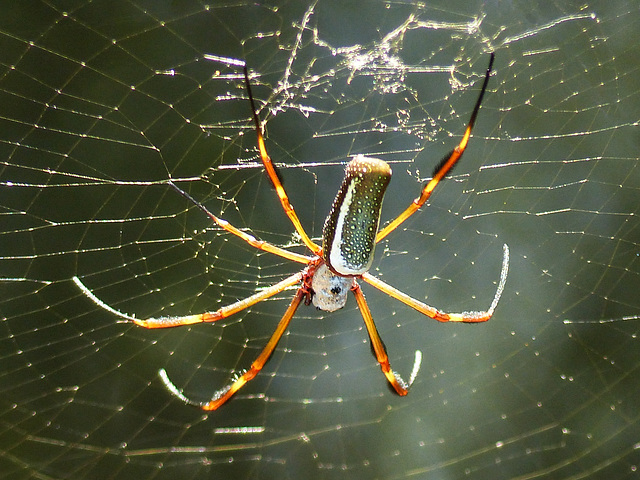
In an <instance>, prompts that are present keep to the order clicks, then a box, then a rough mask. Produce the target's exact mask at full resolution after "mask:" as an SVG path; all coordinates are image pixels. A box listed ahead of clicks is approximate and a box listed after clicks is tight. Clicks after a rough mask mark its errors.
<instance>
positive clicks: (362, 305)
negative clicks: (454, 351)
mask: <svg viewBox="0 0 640 480" xmlns="http://www.w3.org/2000/svg"><path fill="white" fill-rule="evenodd" d="M351 291H352V292H353V295H354V296H355V297H356V302H358V308H359V309H360V313H361V314H362V318H363V320H364V324H365V325H366V327H367V332H368V333H369V339H370V340H371V348H372V349H373V353H374V355H375V357H376V360H378V363H379V364H380V369H381V370H382V373H384V376H385V377H386V378H387V380H388V381H389V383H390V384H391V387H393V389H394V390H395V392H396V393H397V394H398V395H401V396H404V395H406V394H407V393H409V388H410V387H411V385H412V384H413V381H414V380H415V379H416V377H417V376H418V371H420V364H421V362H422V352H421V351H420V350H416V353H415V359H414V361H413V369H412V370H411V375H410V376H409V380H408V381H405V380H403V379H402V377H401V376H400V374H399V373H398V372H395V371H393V370H391V365H390V364H389V357H388V355H387V349H386V348H385V346H384V343H383V342H382V339H381V338H380V335H379V334H378V329H377V328H376V324H375V323H374V321H373V317H372V315H371V311H370V310H369V305H367V301H366V300H365V298H364V294H363V293H362V289H361V288H360V285H358V283H357V282H354V284H353V287H351Z"/></svg>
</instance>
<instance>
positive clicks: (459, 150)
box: [376, 52, 495, 243]
mask: <svg viewBox="0 0 640 480" xmlns="http://www.w3.org/2000/svg"><path fill="white" fill-rule="evenodd" d="M494 56H495V55H494V53H493V52H492V53H491V59H490V60H489V66H488V67H487V73H486V75H485V77H484V83H483V84H482V90H480V95H479V96H478V100H477V101H476V105H475V107H474V108H473V112H472V113H471V119H470V120H469V123H468V124H467V129H466V130H465V132H464V135H463V136H462V140H460V143H459V144H458V146H456V148H454V149H453V151H452V152H451V153H450V154H449V155H448V156H446V157H445V158H444V159H443V160H442V162H441V163H440V164H439V165H438V166H437V167H436V170H435V171H434V173H433V178H432V179H431V180H430V181H429V182H428V183H427V184H426V185H425V186H424V188H423V189H422V193H421V194H420V196H419V197H418V198H416V199H415V200H414V201H413V203H411V205H409V206H408V207H407V209H406V210H405V211H404V212H402V213H401V214H400V215H398V216H397V217H396V218H395V219H393V220H392V221H391V222H390V223H389V224H387V225H385V227H384V228H383V229H382V230H380V231H378V235H376V243H378V242H380V241H381V240H382V239H383V238H385V237H386V236H387V235H389V234H390V233H391V232H393V231H394V230H395V229H396V228H398V226H399V225H400V224H401V223H402V222H404V221H405V220H406V219H407V218H409V217H410V216H411V215H413V214H414V213H416V212H417V211H418V209H420V207H422V206H423V205H424V204H425V203H426V202H427V200H428V199H429V197H430V196H431V192H433V190H434V189H435V188H436V185H438V183H440V181H441V180H442V179H443V178H444V177H445V176H446V175H447V173H449V172H450V171H451V169H452V168H453V167H454V165H455V164H456V163H457V162H458V160H460V157H462V154H463V153H464V151H465V149H466V148H467V143H468V142H469V137H470V136H471V130H472V129H473V125H474V124H475V123H476V117H477V116H478V110H480V104H481V103H482V97H484V92H485V90H486V89H487V84H488V83H489V77H490V76H491V68H492V67H493V59H494Z"/></svg>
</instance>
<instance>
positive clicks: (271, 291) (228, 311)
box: [73, 272, 303, 328]
mask: <svg viewBox="0 0 640 480" xmlns="http://www.w3.org/2000/svg"><path fill="white" fill-rule="evenodd" d="M302 279H303V272H298V273H294V274H293V275H291V276H290V277H287V278H285V279H284V280H282V281H281V282H278V283H276V284H275V285H271V286H270V287H268V288H265V289H263V290H260V291H259V292H257V293H254V294H253V295H251V296H250V297H247V298H245V299H243V300H239V301H237V302H235V303H232V304H231V305H227V306H224V307H221V308H219V309H218V310H216V311H213V312H206V313H200V314H196V315H185V316H180V317H172V316H167V317H158V318H153V317H152V318H147V319H139V318H136V317H135V316H133V315H129V314H127V313H122V312H121V311H119V310H116V309H115V308H113V307H111V306H110V305H108V304H106V303H105V302H103V301H102V300H100V299H99V298H98V297H97V296H96V295H95V294H94V293H93V292H92V291H91V290H89V288H87V287H86V286H85V285H84V284H83V283H82V282H81V281H80V279H79V278H78V277H73V282H74V283H75V284H76V285H77V286H78V288H80V290H82V293H84V294H85V295H86V296H87V297H88V298H89V299H90V300H91V301H93V303H95V304H96V305H98V306H99V307H101V308H103V309H105V310H107V311H108V312H111V313H112V314H114V315H116V316H118V317H120V318H122V319H124V320H127V321H130V322H134V323H136V324H137V325H140V326H141V327H145V328H168V327H179V326H182V325H192V324H194V323H201V322H215V321H217V320H220V319H222V318H226V317H229V316H231V315H233V314H234V313H238V312H240V311H242V310H244V309H246V308H249V307H251V306H252V305H255V304H256V303H258V302H261V301H262V300H265V299H267V298H269V297H272V296H274V295H275V294H277V293H280V292H282V291H283V290H285V289H286V288H287V287H290V286H291V285H295V284H296V283H299V282H301V281H302Z"/></svg>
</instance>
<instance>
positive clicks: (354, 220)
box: [322, 155, 391, 276]
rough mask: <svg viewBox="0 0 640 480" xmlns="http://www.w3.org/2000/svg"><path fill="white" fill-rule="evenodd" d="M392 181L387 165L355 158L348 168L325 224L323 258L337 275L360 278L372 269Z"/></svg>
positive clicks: (377, 160)
mask: <svg viewBox="0 0 640 480" xmlns="http://www.w3.org/2000/svg"><path fill="white" fill-rule="evenodd" d="M390 179H391V168H390V167H389V165H388V164H387V162H385V161H383V160H379V159H377V158H370V157H365V156H364V155H357V156H356V157H354V158H353V160H351V161H350V162H349V164H348V165H347V168H346V170H345V176H344V180H343V181H342V185H341V186H340V189H339V190H338V194H337V195H336V198H335V200H334V201H333V205H332V207H331V211H330V212H329V216H328V217H327V220H326V221H325V224H324V229H323V232H322V233H323V236H322V244H323V257H324V261H325V263H326V264H327V266H328V267H329V268H330V269H331V271H333V272H335V273H336V274H338V275H343V276H355V275H361V274H363V273H364V272H366V271H367V270H369V268H370V267H371V263H372V262H373V252H374V249H375V245H376V234H377V232H378V225H379V223H380V210H381V209H382V199H383V197H384V193H385V191H386V189H387V186H388V185H389V180H390Z"/></svg>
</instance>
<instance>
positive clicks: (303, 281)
mask: <svg viewBox="0 0 640 480" xmlns="http://www.w3.org/2000/svg"><path fill="white" fill-rule="evenodd" d="M493 60H494V54H493V53H491V58H490V61H489V66H488V67H487V71H486V75H485V77H484V83H483V84H482V89H481V91H480V95H479V96H478V99H477V101H476V104H475V107H474V109H473V112H472V114H471V118H470V120H469V123H468V125H467V128H466V130H465V133H464V135H463V137H462V140H461V141H460V143H459V144H458V145H457V146H456V147H455V148H454V149H453V151H452V152H451V153H450V154H448V155H447V156H445V158H444V159H443V160H442V161H441V162H440V163H439V164H438V166H437V167H436V168H435V170H434V174H433V178H432V179H431V180H430V181H428V182H427V183H426V184H425V185H424V186H423V188H422V192H421V194H420V196H419V197H418V198H416V199H415V200H414V201H413V202H412V203H411V204H410V205H409V207H408V208H407V209H406V210H404V211H403V212H402V213H401V214H400V215H398V216H397V217H396V218H395V219H394V220H392V221H391V222H389V223H388V224H386V225H385V226H384V228H382V229H381V230H378V226H379V221H380V211H381V207H382V199H383V196H384V193H385V190H386V188H387V185H388V183H389V181H390V178H391V168H390V167H389V165H388V164H387V163H386V162H384V161H383V160H379V159H376V158H370V157H366V156H364V155H357V156H355V157H354V158H353V159H352V160H351V161H350V162H349V163H348V165H347V167H346V171H345V178H344V180H343V182H342V185H341V186H340V189H339V191H338V194H337V196H336V197H335V200H334V202H333V206H332V207H331V210H330V212H329V215H328V217H327V219H326V221H325V224H324V228H323V232H322V246H319V245H317V244H316V243H315V242H314V241H313V240H312V239H311V238H310V237H309V236H308V235H307V233H306V232H305V230H304V228H303V227H302V224H301V223H300V220H299V218H298V216H297V215H296V213H295V211H294V209H293V207H292V206H291V204H290V203H289V198H288V196H287V193H286V192H285V189H284V188H283V186H282V183H281V181H280V178H279V176H278V172H277V171H276V168H275V166H274V165H273V163H272V161H271V159H270V158H269V155H268V154H267V149H266V147H265V142H264V137H263V132H262V127H261V124H260V120H259V118H258V115H257V113H256V107H255V102H254V100H253V94H252V92H251V84H250V81H249V74H248V70H247V67H246V64H244V63H243V64H242V65H243V66H244V80H245V85H246V90H247V94H248V97H249V102H250V104H251V112H252V116H253V122H254V124H255V130H256V134H257V141H258V149H259V151H260V157H261V159H262V163H263V165H264V168H265V170H266V174H267V176H268V178H269V179H270V181H271V183H272V185H273V187H274V188H275V191H276V193H277V195H278V198H279V199H280V203H281V204H282V208H283V210H284V212H285V214H286V215H287V216H288V217H289V219H290V220H291V222H292V224H293V226H294V227H295V229H296V231H297V232H298V234H299V235H300V238H301V240H302V242H303V243H304V244H305V245H306V247H307V248H308V249H309V250H310V251H311V255H302V254H299V253H295V252H291V251H289V250H285V249H283V248H281V247H278V246H276V245H273V244H271V243H267V242H264V241H261V240H258V239H256V238H255V237H253V236H252V235H250V234H248V233H246V232H243V231H242V230H240V229H238V228H236V227H234V226H233V225H231V224H229V223H228V222H226V221H225V220H223V219H221V218H218V217H216V216H215V215H213V214H212V213H211V212H209V210H207V208H206V207H204V206H203V205H202V204H201V203H199V202H197V201H196V200H195V199H194V198H193V197H192V196H191V195H190V194H188V193H187V192H185V191H184V190H182V189H180V188H179V187H178V186H177V185H175V184H174V183H173V182H172V181H168V184H169V185H170V186H171V187H173V188H174V189H175V190H176V191H177V192H178V193H179V194H180V195H182V196H183V197H185V198H186V199H188V200H189V201H190V202H192V203H193V204H194V205H196V206H197V207H198V208H200V209H201V210H202V211H203V212H204V213H205V214H206V215H207V216H209V218H210V219H211V220H212V221H213V222H214V223H216V224H217V225H218V226H219V227H220V228H222V229H224V230H226V231H227V232H229V233H231V234H233V235H235V236H237V237H239V238H240V239H242V240H243V241H245V242H246V243H248V244H249V245H251V246H252V247H255V248H257V249H260V250H263V251H266V252H269V253H272V254H275V255H278V256H280V257H283V258H286V259H288V260H291V261H294V262H298V263H301V264H302V265H303V268H302V270H301V271H299V272H297V273H294V274H293V275H291V276H289V277H287V278H285V279H284V280H282V281H280V282H279V283H276V284H275V285H272V286H270V287H268V288H265V289H263V290H260V291H259V292H257V293H255V294H253V295H251V296H250V297H247V298H245V299H243V300H239V301H237V302H235V303H232V304H231V305H227V306H225V307H222V308H220V309H218V310H216V311H213V312H206V313H201V314H197V315H186V316H166V317H158V318H147V319H144V320H142V319H138V318H136V317H135V316H132V315H128V314H125V313H122V312H120V311H118V310H116V309H114V308H112V307H110V306H109V305H107V304H106V303H104V302H103V301H102V300H100V299H99V298H98V297H97V296H95V295H94V294H93V293H92V292H91V291H90V290H89V289H88V288H87V287H86V286H85V285H84V284H83V283H82V282H81V281H80V279H79V278H78V277H73V280H74V282H75V283H76V285H77V286H78V287H79V288H80V289H81V290H82V292H83V293H84V294H85V295H86V296H88V297H89V298H90V299H91V300H92V301H93V302H95V303H96V304H97V305H98V306H100V307H102V308H104V309H106V310H108V311H110V312H111V313H113V314H115V315H117V316H119V317H121V318H124V319H126V320H127V321H131V322H134V323H136V324H137V325H140V326H142V327H145V328H167V327H177V326H181V325H191V324H194V323H201V322H215V321H218V320H221V319H223V318H227V317H229V316H230V315H233V314H235V313H238V312H240V311H242V310H245V309H246V308H249V307H251V306H252V305H255V304H257V303H258V302H260V301H262V300H265V299H267V298H269V297H272V296H273V295H276V294H277V293H280V292H282V291H284V290H285V289H287V288H289V287H292V286H294V285H296V284H297V285H298V288H297V290H296V293H295V294H294V296H293V299H292V300H291V303H290V304H289V307H288V308H287V310H286V311H285V313H284V315H283V316H282V318H281V319H280V322H279V323H278V325H277V327H276V329H275V332H274V333H273V335H272V336H271V338H270V339H269V341H268V342H267V345H266V346H265V347H264V349H263V350H262V352H261V353H260V355H258V357H257V358H256V360H255V361H254V362H253V363H252V364H251V366H250V367H249V369H248V370H243V371H241V372H239V373H237V374H236V375H235V376H234V377H233V379H232V380H231V382H230V384H229V385H227V386H225V387H224V388H222V389H220V390H218V391H217V392H215V394H214V395H213V397H212V398H211V400H209V401H205V402H198V401H195V400H192V399H190V398H188V397H186V396H185V395H184V394H183V393H182V391H181V390H179V389H178V388H177V387H176V386H175V385H174V384H173V383H172V382H171V380H169V378H168V376H167V373H166V371H165V370H164V369H161V370H160V372H159V373H160V377H161V379H162V381H163V383H164V384H165V386H166V387H167V388H168V389H169V391H170V392H171V393H172V394H173V395H175V396H176V397H178V398H179V399H181V400H182V401H183V402H185V403H187V404H190V405H195V406H198V407H201V408H202V409H204V410H216V409H217V408H219V407H220V406H222V405H224V404H225V403H226V402H227V401H228V400H229V399H230V398H231V397H232V396H233V395H234V394H235V393H236V392H237V391H238V390H239V389H240V388H242V387H243V386H244V385H245V384H246V383H247V382H248V381H250V380H251V379H253V378H254V377H255V376H256V375H257V374H258V373H259V372H260V370H261V369H262V368H263V367H264V365H265V364H266V362H267V361H268V360H269V357H270V356H271V355H272V353H273V352H274V350H275V348H276V346H277V344H278V341H279V340H280V338H281V337H282V335H283V334H284V332H285V331H286V330H287V327H288V325H289V322H290V321H291V318H292V317H293V315H294V314H295V312H296V310H297V309H298V307H299V305H300V303H301V302H304V304H305V305H309V304H313V305H314V306H315V307H317V308H318V309H320V310H324V311H327V312H332V311H335V310H338V309H340V308H342V307H343V306H344V305H345V304H346V301H347V295H348V293H349V292H351V293H352V294H353V296H354V297H355V299H356V303H357V305H358V309H359V310H360V313H361V314H362V318H363V319H364V323H365V326H366V328H367V333H368V335H369V339H370V341H371V347H372V351H373V354H374V355H375V358H376V360H377V361H378V363H379V365H380V368H381V369H382V373H383V374H384V376H385V377H386V379H387V380H388V382H389V384H390V386H391V387H392V389H393V390H394V391H395V392H396V393H397V394H398V395H402V396H403V395H406V394H407V393H408V392H409V388H410V387H411V385H412V383H413V381H414V380H415V378H416V376H417V374H418V371H419V369H420V363H421V359H422V353H421V352H420V350H417V351H416V352H415V361H414V365H413V370H412V372H411V375H410V377H409V379H408V381H405V380H403V379H402V377H401V376H400V375H399V374H398V373H396V372H395V371H393V370H392V369H391V365H390V363H389V358H388V356H387V352H386V347H385V345H384V343H383V342H382V340H381V338H380V335H379V334H378V331H377V329H376V325H375V323H374V321H373V317H372V315H371V311H370V310H369V307H368V305H367V302H366V300H365V297H364V294H363V293H362V289H361V288H360V285H359V283H358V280H362V281H364V282H366V283H368V284H369V285H371V286H373V287H375V288H377V289H378V290H380V291H381V292H384V293H386V294H387V295H389V296H390V297H393V298H395V299H397V300H399V301H400V302H402V303H404V304H406V305H408V306H409V307H412V308H413V309H415V310H417V311H418V312H420V313H422V314H424V315H427V316H428V317H431V318H433V319H434V320H437V321H439V322H467V323H477V322H486V321H487V320H489V319H490V318H491V316H492V314H493V312H494V310H495V308H496V306H497V304H498V301H499V299H500V296H501V294H502V291H503V289H504V285H505V282H506V278H507V271H508V267H509V249H508V247H507V245H506V244H505V245H504V247H503V261H502V270H501V273H500V281H499V282H498V287H497V290H496V293H495V296H494V298H493V301H492V302H491V305H490V307H489V309H488V310H486V311H480V312H462V313H445V312H442V311H440V310H438V309H436V308H434V307H431V306H429V305H427V304H425V303H423V302H421V301H419V300H416V299H414V298H412V297H410V296H409V295H407V294H405V293H403V292H401V291H400V290H398V289H396V288H394V287H392V286H391V285H388V284H387V283H385V282H383V281H382V280H380V279H378V278H376V277H375V276H373V275H371V274H370V273H369V272H368V271H369V269H370V267H371V264H372V262H373V253H374V250H375V246H376V244H377V243H380V241H381V240H382V239H384V238H385V237H386V236H387V235H389V234H390V233H391V232H393V231H394V230H395V229H396V228H398V226H399V225H400V224H401V223H402V222H404V221H405V220H406V219H407V218H408V217H410V216H411V215H413V214H414V213H415V212H416V211H417V210H418V209H419V208H420V207H422V206H423V205H424V204H425V202H426V201H427V200H428V199H429V197H430V195H431V192H432V191H433V190H434V188H435V187H436V185H438V183H440V181H441V180H442V179H443V178H444V177H445V176H446V175H447V174H448V173H449V172H450V171H451V169H452V168H453V166H454V165H455V164H456V162H458V160H460V157H461V156H462V154H463V152H464V150H465V148H466V147H467V143H468V141H469V137H470V135H471V130H472V128H473V125H474V123H475V120H476V117H477V115H478V110H479V109H480V104H481V102H482V97H483V96H484V93H485V90H486V88H487V84H488V82H489V77H490V75H491V69H492V66H493Z"/></svg>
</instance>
